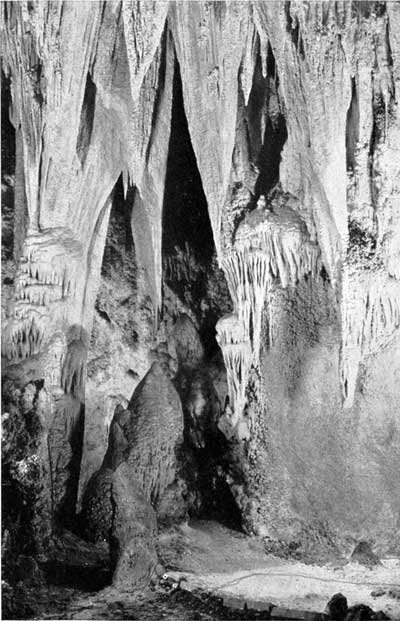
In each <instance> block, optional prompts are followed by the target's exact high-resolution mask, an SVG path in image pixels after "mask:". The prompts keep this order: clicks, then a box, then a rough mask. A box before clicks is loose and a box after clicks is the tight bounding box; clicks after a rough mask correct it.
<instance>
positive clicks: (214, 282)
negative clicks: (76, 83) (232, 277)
mask: <svg viewBox="0 0 400 621" xmlns="http://www.w3.org/2000/svg"><path fill="white" fill-rule="evenodd" d="M162 229H163V238H162V251H163V277H164V281H165V282H166V283H167V284H168V286H170V287H171V289H172V290H173V291H174V292H175V293H176V294H177V295H178V296H179V298H180V299H182V300H183V301H184V302H185V303H186V304H188V306H189V307H191V309H192V310H193V312H194V313H195V315H196V317H197V319H198V322H199V326H200V328H199V331H200V337H201V339H202V342H203V345H204V347H205V349H206V354H207V356H208V357H212V356H213V355H214V354H216V353H217V352H218V351H219V348H218V345H217V342H216V340H215V324H216V322H217V320H218V319H219V317H221V316H222V315H223V314H224V313H225V312H226V311H225V309H226V308H228V309H229V308H230V298H229V294H228V291H227V287H226V284H225V279H224V276H223V274H222V272H221V271H220V270H219V269H218V267H217V263H216V252H215V244H214V239H213V233H212V229H211V223H210V219H209V215H208V206H207V201H206V197H205V195H204V191H203V186H202V182H201V178H200V173H199V170H198V168H197V163H196V156H195V154H194V151H193V147H192V144H191V140H190V134H189V129H188V123H187V119H186V115H185V110H184V104H183V94H182V82H181V76H180V72H179V64H178V62H177V61H176V64H175V72H174V85H173V100H172V119H171V136H170V143H169V153H168V163H167V173H166V182H165V193H164V207H163V226H162Z"/></svg>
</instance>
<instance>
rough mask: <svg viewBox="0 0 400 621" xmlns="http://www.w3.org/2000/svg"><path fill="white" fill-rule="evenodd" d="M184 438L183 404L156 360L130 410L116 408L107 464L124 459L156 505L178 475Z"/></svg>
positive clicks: (135, 395)
mask: <svg viewBox="0 0 400 621" xmlns="http://www.w3.org/2000/svg"><path fill="white" fill-rule="evenodd" d="M182 438H183V413H182V406H181V402H180V399H179V396H178V393H177V392H176V390H175V388H174V387H173V385H172V383H171V381H170V380H169V379H168V378H167V377H166V375H165V374H164V373H163V371H162V368H161V366H160V365H159V364H158V363H156V362H155V363H154V364H153V365H152V367H151V369H150V370H149V372H148V373H147V374H146V375H145V377H144V378H143V380H142V381H141V382H140V384H139V385H138V386H137V388H136V390H135V392H134V393H133V396H132V399H131V400H130V403H129V406H128V409H127V410H122V411H121V410H117V411H116V413H115V415H114V419H113V421H112V424H111V428H110V437H109V446H108V450H107V454H106V456H105V461H104V465H105V466H107V467H111V468H112V469H113V470H114V469H115V468H116V467H117V466H118V464H119V463H121V462H122V461H126V462H127V463H128V465H129V469H130V472H131V476H132V478H133V479H134V480H135V481H137V482H138V484H139V485H140V487H141V489H142V490H143V493H144V494H145V496H146V498H148V499H149V500H151V502H152V503H153V505H156V504H157V502H158V500H160V499H161V497H162V495H163V494H164V492H165V491H166V489H167V488H168V486H169V485H171V484H172V483H173V481H174V480H175V477H176V450H177V448H178V446H179V444H180V443H181V442H182Z"/></svg>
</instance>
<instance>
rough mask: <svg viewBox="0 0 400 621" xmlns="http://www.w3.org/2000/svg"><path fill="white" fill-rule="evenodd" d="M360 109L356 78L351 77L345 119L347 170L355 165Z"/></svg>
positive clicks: (352, 169) (352, 168)
mask: <svg viewBox="0 0 400 621" xmlns="http://www.w3.org/2000/svg"><path fill="white" fill-rule="evenodd" d="M359 125H360V109H359V103H358V95H357V86H356V80H355V78H354V77H353V78H352V79H351V102H350V106H349V109H348V110H347V120H346V165H347V170H351V171H354V168H355V165H356V159H355V151H356V146H357V143H358V137H359Z"/></svg>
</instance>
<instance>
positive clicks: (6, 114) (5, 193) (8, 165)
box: [1, 71, 15, 284]
mask: <svg viewBox="0 0 400 621" xmlns="http://www.w3.org/2000/svg"><path fill="white" fill-rule="evenodd" d="M1 85H2V86H1V215H2V226H1V242H2V243H1V257H2V261H7V260H11V259H12V258H13V245H14V182H15V179H14V175H15V129H14V127H13V125H12V123H11V120H10V107H11V88H10V86H11V80H10V78H7V77H6V76H5V75H4V73H3V71H2V72H1ZM6 278H7V277H6ZM5 284H8V283H5ZM9 284H12V283H9Z"/></svg>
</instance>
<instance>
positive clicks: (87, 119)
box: [76, 73, 96, 166]
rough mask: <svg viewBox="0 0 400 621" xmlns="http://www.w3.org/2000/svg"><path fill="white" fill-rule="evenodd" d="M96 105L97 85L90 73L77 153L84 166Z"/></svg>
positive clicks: (87, 77)
mask: <svg viewBox="0 0 400 621" xmlns="http://www.w3.org/2000/svg"><path fill="white" fill-rule="evenodd" d="M95 105H96V85H95V83H94V82H93V80H92V77H91V75H90V73H88V74H87V76H86V86H85V94H84V97H83V104H82V110H81V118H80V123H79V134H78V140H77V143H76V152H77V154H78V157H79V160H80V162H81V165H82V166H83V165H84V164H85V161H86V157H87V153H88V150H89V145H90V138H91V136H92V131H93V120H94V111H95Z"/></svg>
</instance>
